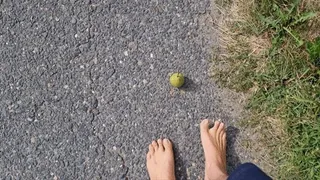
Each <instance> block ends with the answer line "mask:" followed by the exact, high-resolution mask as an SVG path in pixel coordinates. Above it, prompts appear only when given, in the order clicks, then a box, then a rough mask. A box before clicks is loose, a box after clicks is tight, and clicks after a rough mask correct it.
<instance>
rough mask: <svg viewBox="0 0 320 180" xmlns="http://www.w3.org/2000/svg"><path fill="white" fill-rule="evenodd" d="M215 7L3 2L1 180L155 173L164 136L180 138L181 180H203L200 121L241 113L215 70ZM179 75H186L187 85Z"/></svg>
mask: <svg viewBox="0 0 320 180" xmlns="http://www.w3.org/2000/svg"><path fill="white" fill-rule="evenodd" d="M212 6H213V4H211V2H210V1H209V0H175V1H171V0H170V1H165V0H84V1H77V0H69V1H66V0H45V1H42V0H33V1H32V0H14V1H9V0H0V71H1V74H0V90H1V92H0V178H1V179H41V180H42V179H55V180H57V179H107V180H118V179H120V180H121V179H133V180H138V179H139V180H140V179H147V178H148V175H147V171H146V165H145V154H146V152H147V147H148V144H149V143H150V142H151V141H152V140H154V139H157V138H160V137H162V138H164V137H165V138H169V139H171V140H172V142H173V144H174V151H175V156H176V165H177V166H176V173H177V178H178V179H199V178H202V177H203V174H204V173H203V170H204V157H203V152H202V148H201V145H200V134H199V125H198V124H199V123H200V121H201V119H203V118H210V119H213V118H222V119H223V120H224V121H225V122H226V123H227V124H228V123H231V120H232V118H231V117H230V116H229V111H230V109H226V108H223V107H222V104H223V102H224V101H225V99H224V98H227V97H223V96H221V93H220V91H222V90H220V89H218V88H217V87H216V85H215V84H214V82H213V81H212V79H211V78H210V75H209V69H210V64H209V62H210V59H211V58H212V57H213V56H212V55H213V50H212V49H213V47H214V46H217V45H218V42H217V36H216V35H215V34H214V23H212V22H213V20H212V17H213V16H214V13H215V12H213V7H212ZM210 18H211V19H210ZM212 32H213V33H212ZM210 33H211V34H210ZM173 72H182V73H184V74H185V75H186V76H187V78H188V79H187V82H186V84H185V86H184V87H183V88H182V89H180V90H178V89H175V88H172V87H170V85H169V81H168V78H169V75H170V73H173ZM231 134H232V133H231ZM232 156H233V155H230V153H229V157H232ZM229 159H230V158H229ZM236 159H237V158H231V160H230V163H229V166H232V165H233V164H235V163H237V162H235V161H237V160H236Z"/></svg>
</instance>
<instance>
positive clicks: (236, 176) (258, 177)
mask: <svg viewBox="0 0 320 180" xmlns="http://www.w3.org/2000/svg"><path fill="white" fill-rule="evenodd" d="M228 180H272V179H271V178H270V177H269V176H268V175H266V173H264V172H263V171H262V170H261V169H260V168H258V167H257V166H256V165H254V164H252V163H244V164H241V165H240V166H239V167H237V168H236V170H234V171H233V172H232V173H231V174H230V175H229V177H228Z"/></svg>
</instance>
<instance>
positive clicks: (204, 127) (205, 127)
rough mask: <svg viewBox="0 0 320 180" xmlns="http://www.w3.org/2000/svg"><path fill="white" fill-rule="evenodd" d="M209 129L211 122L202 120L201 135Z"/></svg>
mask: <svg viewBox="0 0 320 180" xmlns="http://www.w3.org/2000/svg"><path fill="white" fill-rule="evenodd" d="M208 129H209V120H208V119H205V120H202V121H201V123H200V130H201V133H202V132H207V131H208Z"/></svg>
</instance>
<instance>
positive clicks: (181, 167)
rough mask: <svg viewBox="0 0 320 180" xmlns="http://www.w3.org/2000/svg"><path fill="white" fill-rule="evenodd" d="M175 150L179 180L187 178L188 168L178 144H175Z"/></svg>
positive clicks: (176, 171) (176, 170)
mask: <svg viewBox="0 0 320 180" xmlns="http://www.w3.org/2000/svg"><path fill="white" fill-rule="evenodd" d="M173 152H174V157H175V159H174V161H175V173H176V178H177V180H186V179H187V168H186V166H185V162H184V161H183V159H182V157H181V156H180V154H181V153H180V151H179V147H178V146H177V145H174V146H173Z"/></svg>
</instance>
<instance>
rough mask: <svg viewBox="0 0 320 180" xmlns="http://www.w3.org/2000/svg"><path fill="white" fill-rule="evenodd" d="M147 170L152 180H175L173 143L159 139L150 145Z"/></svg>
mask: <svg viewBox="0 0 320 180" xmlns="http://www.w3.org/2000/svg"><path fill="white" fill-rule="evenodd" d="M147 168H148V173H149V177H150V180H175V179H176V177H175V174H174V158H173V149H172V143H171V142H170V140H168V139H164V140H162V139H158V141H153V142H152V143H151V144H150V145H149V152H148V154H147Z"/></svg>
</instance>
